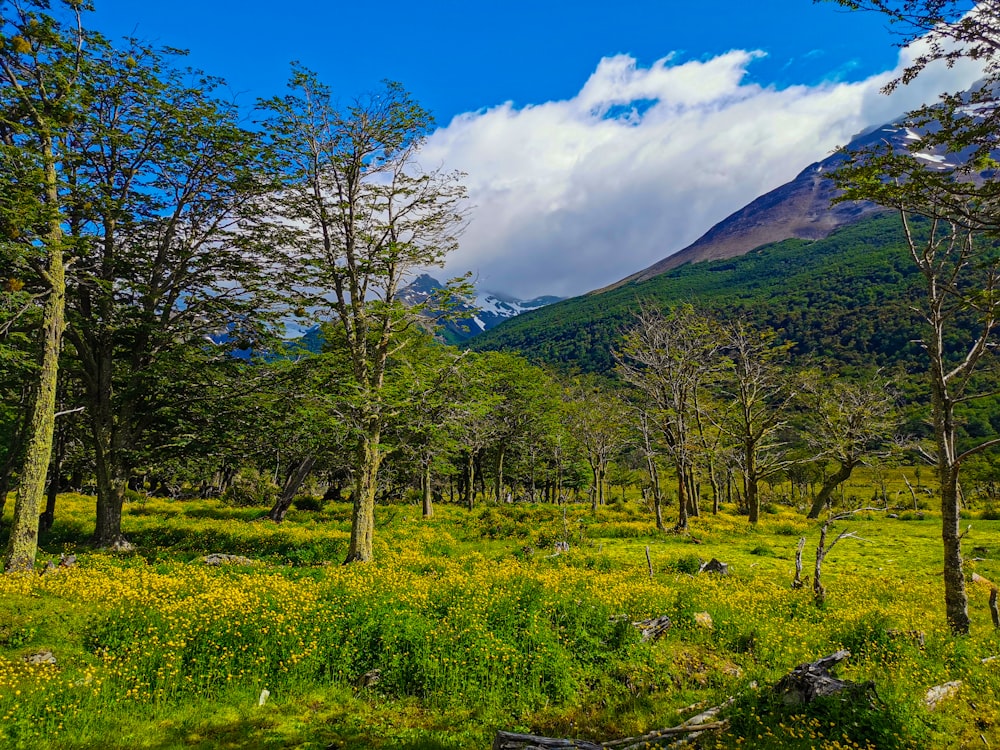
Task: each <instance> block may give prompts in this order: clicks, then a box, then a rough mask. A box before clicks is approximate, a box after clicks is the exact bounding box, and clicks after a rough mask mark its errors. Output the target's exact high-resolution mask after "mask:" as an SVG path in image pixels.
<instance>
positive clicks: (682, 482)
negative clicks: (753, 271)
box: [615, 305, 718, 530]
mask: <svg viewBox="0 0 1000 750" xmlns="http://www.w3.org/2000/svg"><path fill="white" fill-rule="evenodd" d="M636 318H637V319H636V322H635V324H634V325H633V326H632V328H630V329H629V330H628V331H627V332H626V333H625V337H624V339H623V342H622V348H621V351H620V352H616V353H615V358H616V360H617V361H618V368H619V370H620V372H621V373H622V375H623V377H624V378H625V380H626V381H628V382H629V383H631V384H632V385H633V386H635V387H636V388H637V389H638V390H639V391H640V392H641V393H642V394H643V395H644V397H645V398H646V399H647V400H648V401H649V403H650V404H651V405H652V406H653V407H655V424H656V426H657V429H658V430H659V433H660V435H661V438H662V442H663V445H664V446H665V448H666V452H667V455H668V456H669V457H670V460H671V462H672V463H673V465H674V469H675V470H676V472H677V508H678V514H677V528H678V529H679V530H680V529H686V528H687V519H688V514H689V512H690V503H691V498H690V488H691V486H692V483H691V482H690V481H689V480H690V478H691V475H692V472H693V470H694V453H695V450H696V446H697V437H696V435H697V417H696V413H695V409H696V403H697V397H696V394H697V392H698V390H699V389H700V388H702V387H703V385H704V384H705V382H706V381H707V379H708V378H709V376H710V374H711V373H712V371H713V369H714V368H716V367H717V361H716V353H717V350H718V336H717V333H716V332H715V331H713V329H712V325H711V323H710V321H709V319H708V317H707V316H705V315H704V314H702V313H699V312H698V311H696V310H695V309H694V308H693V307H691V306H690V305H683V306H680V307H677V308H675V309H673V310H671V311H670V312H669V313H667V314H663V313H661V312H659V311H657V310H653V309H651V308H649V307H643V308H642V309H641V310H640V311H639V313H638V315H637V316H636ZM649 455H650V453H649V451H648V450H647V456H649Z"/></svg>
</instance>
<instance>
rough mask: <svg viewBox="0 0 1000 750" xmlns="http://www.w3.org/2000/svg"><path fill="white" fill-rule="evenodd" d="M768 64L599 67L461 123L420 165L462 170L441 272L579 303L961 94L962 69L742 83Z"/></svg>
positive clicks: (736, 53) (969, 77) (731, 60)
mask: <svg viewBox="0 0 1000 750" xmlns="http://www.w3.org/2000/svg"><path fill="white" fill-rule="evenodd" d="M761 54H762V53H760V52H756V51H744V50H733V51H731V52H728V53H726V54H723V55H719V56H717V57H714V58H711V59H708V60H703V61H689V62H683V63H676V62H674V61H673V59H672V58H671V57H669V56H668V57H665V58H663V59H661V60H658V61H657V62H655V63H654V64H653V65H651V66H650V67H648V68H642V67H639V66H638V65H637V63H636V61H635V60H634V59H632V58H631V57H629V56H627V55H617V56H615V57H607V58H604V59H602V60H601V61H600V63H599V64H598V66H597V69H596V70H595V71H594V73H593V75H591V77H590V78H589V79H588V80H587V81H586V82H585V83H584V85H583V86H582V88H581V89H580V92H579V93H578V94H577V95H576V96H575V97H574V98H572V99H569V100H565V101H551V102H546V103H543V104H537V105H532V106H527V107H524V108H522V109H515V108H514V107H513V105H512V104H511V103H510V102H507V103H505V104H500V105H497V106H495V107H491V108H489V109H487V110H484V111H480V112H472V113H466V114H463V115H460V116H458V117H456V118H454V119H453V120H452V121H451V123H449V124H448V126H447V127H443V128H441V129H439V130H438V131H437V132H435V133H434V134H433V135H432V136H431V138H430V139H429V141H428V143H427V146H426V148H425V150H424V154H423V157H422V161H424V163H425V164H428V165H443V166H444V167H445V168H448V169H459V170H461V171H463V172H466V173H467V175H468V177H467V179H466V184H467V186H468V188H469V193H470V199H471V203H472V204H474V209H473V210H472V213H471V217H470V221H469V225H468V227H467V229H466V230H465V232H464V234H463V236H462V240H461V241H462V245H461V248H460V249H459V250H458V251H457V252H455V253H454V254H453V255H452V256H450V258H449V261H448V271H449V272H455V273H459V272H463V271H465V270H472V271H474V272H475V273H476V274H478V277H479V279H480V283H481V285H482V286H483V287H485V288H486V289H490V290H497V291H502V292H507V293H511V294H516V295H518V296H521V297H531V296H535V295H538V294H558V295H564V296H565V295H574V294H580V293H583V292H586V291H588V290H591V289H595V288H598V287H601V286H604V285H606V284H609V283H611V282H613V281H616V280H618V279H621V278H623V277H625V276H627V275H629V274H631V273H634V272H635V271H638V270H640V269H642V268H645V267H647V266H649V265H651V264H653V263H655V262H656V261H658V260H660V259H662V258H664V257H666V256H668V255H670V254H672V253H674V252H676V251H678V250H680V249H682V248H683V247H685V246H686V245H688V244H690V243H691V242H692V241H694V240H695V239H697V238H698V237H699V236H701V235H702V234H703V233H704V232H705V231H707V230H708V229H709V228H710V227H711V226H712V225H713V224H714V223H716V222H717V221H719V220H721V219H723V218H725V217H726V216H727V215H729V214H730V213H732V212H733V211H735V210H737V209H739V208H741V207H742V206H743V205H745V204H746V203H748V202H749V201H751V200H752V199H753V198H755V197H757V196H758V195H760V194H762V193H764V192H766V191H768V190H771V189H773V188H775V187H777V186H778V185H780V184H782V183H784V182H786V181H788V180H790V179H792V178H793V177H794V176H795V175H796V174H797V173H798V172H799V171H801V170H802V169H803V168H805V167H806V166H807V165H808V164H810V163H812V162H814V161H818V160H819V159H822V158H824V157H825V156H827V155H828V154H829V153H830V152H831V151H832V150H833V149H834V148H835V147H836V146H838V145H842V144H844V143H846V142H847V141H849V140H850V138H851V136H853V135H854V134H856V133H858V132H860V131H862V130H864V129H866V128H868V127H872V126H875V125H879V124H882V123H884V122H886V121H888V120H890V119H892V118H894V117H896V116H898V115H900V114H901V113H902V112H904V111H906V110H909V109H913V108H915V107H916V106H918V105H919V104H921V103H924V102H925V101H931V100H933V98H934V97H935V96H936V95H937V93H939V92H941V91H946V90H958V89H961V88H964V87H966V86H968V85H970V84H971V83H972V82H973V81H974V80H975V79H976V78H977V77H978V76H979V72H978V70H977V69H976V68H975V67H974V66H973V65H972V64H971V63H960V64H959V65H957V66H955V67H954V68H952V69H946V68H944V67H941V68H936V69H933V70H928V71H926V72H925V73H924V75H922V76H920V77H919V78H918V79H917V80H916V82H915V83H913V84H911V85H910V86H906V87H901V88H900V89H899V90H898V91H897V92H896V93H895V94H893V95H892V96H891V97H887V96H884V95H882V94H881V93H880V89H881V88H882V86H884V85H885V83H886V82H887V81H889V80H890V79H891V78H892V77H893V76H894V75H895V73H896V72H898V71H900V70H902V67H903V66H905V65H906V63H907V62H908V61H909V60H910V59H912V55H913V53H912V52H909V51H907V50H903V51H902V52H901V54H900V60H899V66H898V67H897V70H896V71H890V72H886V73H884V74H881V75H878V76H873V77H871V78H869V79H866V80H864V81H860V82H856V83H836V82H830V83H825V84H820V85H816V86H792V87H788V88H784V89H780V90H779V89H775V88H769V87H764V86H760V85H758V84H754V83H748V82H746V81H745V77H746V72H747V67H748V66H749V65H751V64H752V62H753V60H754V59H755V58H757V57H759V56H760V55H761Z"/></svg>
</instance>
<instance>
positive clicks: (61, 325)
mask: <svg viewBox="0 0 1000 750" xmlns="http://www.w3.org/2000/svg"><path fill="white" fill-rule="evenodd" d="M43 149H44V152H43V153H44V154H45V183H46V202H47V204H48V208H49V211H50V216H51V218H50V219H49V224H48V228H47V232H46V238H45V247H46V251H47V253H48V263H47V265H46V269H45V276H46V282H47V284H48V287H49V294H48V298H47V299H46V300H45V306H44V308H43V310H42V352H41V366H40V368H39V371H38V390H37V391H36V393H35V403H34V406H33V407H32V413H31V421H30V422H29V423H28V432H27V435H28V440H27V451H26V453H25V457H24V468H23V470H22V472H21V480H20V484H19V486H18V489H17V497H16V498H15V500H14V522H13V525H12V526H11V530H10V540H9V541H8V544H7V552H6V554H5V556H4V570H32V569H33V568H34V567H35V555H36V554H37V552H38V510H39V508H40V507H41V504H42V495H43V494H44V492H45V476H46V474H48V470H49V460H50V458H51V456H52V435H53V432H54V430H55V421H56V418H55V413H56V385H57V383H58V380H59V350H60V348H61V346H62V335H63V331H64V330H65V327H66V276H65V269H64V267H63V250H62V242H63V233H62V225H61V224H60V218H59V213H58V211H57V206H58V205H59V193H58V185H57V182H56V170H55V159H54V156H53V149H54V144H53V142H52V140H51V138H47V139H46V140H45V142H44V143H43Z"/></svg>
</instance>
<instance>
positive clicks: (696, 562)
mask: <svg viewBox="0 0 1000 750" xmlns="http://www.w3.org/2000/svg"><path fill="white" fill-rule="evenodd" d="M666 568H667V570H672V571H673V572H674V573H687V574H688V575H694V574H695V573H697V572H698V571H699V570H701V558H700V557H698V556H697V555H684V556H682V557H678V558H676V559H674V560H671V561H670V562H668V563H667V564H666Z"/></svg>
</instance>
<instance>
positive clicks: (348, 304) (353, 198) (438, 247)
mask: <svg viewBox="0 0 1000 750" xmlns="http://www.w3.org/2000/svg"><path fill="white" fill-rule="evenodd" d="M289 87H290V88H291V89H292V93H289V94H288V95H286V96H284V97H281V98H275V99H272V100H270V101H267V102H264V103H263V104H262V106H263V108H264V110H265V112H266V113H267V114H268V119H267V121H266V123H265V127H266V129H267V132H268V135H269V138H270V140H271V145H272V147H273V150H274V152H275V154H276V155H277V156H278V158H279V159H280V160H281V163H282V168H281V174H282V175H283V178H284V179H283V184H282V185H281V187H280V189H279V190H278V191H276V192H275V193H274V196H273V200H272V204H271V207H270V210H271V212H272V214H273V215H274V216H275V217H278V218H279V220H280V221H279V222H278V223H277V224H276V230H279V232H280V238H279V242H280V244H281V245H282V246H283V247H284V248H285V249H286V250H287V251H288V252H289V256H290V258H294V259H295V264H296V265H297V270H298V278H297V282H298V285H299V288H300V289H302V290H320V293H319V294H318V295H317V296H315V297H314V298H313V299H311V300H310V302H311V304H312V305H313V306H314V309H317V310H320V309H326V310H328V311H329V312H331V313H332V314H333V316H334V318H335V320H336V324H337V325H338V326H340V327H341V329H342V331H343V335H344V341H345V346H346V349H347V353H348V357H349V359H350V363H351V368H352V380H353V387H354V389H355V397H354V399H353V401H352V406H351V410H350V411H351V414H350V417H351V418H350V426H351V428H352V430H353V453H354V464H355V471H354V481H355V487H354V509H353V512H352V518H351V541H350V546H349V548H348V553H347V562H354V561H360V562H363V561H367V560H371V558H372V540H373V534H374V530H375V494H376V490H377V485H376V478H377V476H378V469H379V466H380V465H381V463H382V459H383V457H384V450H383V447H382V444H381V443H382V436H383V431H384V429H385V426H386V420H387V417H388V415H387V413H386V410H385V408H384V406H385V403H384V398H383V395H384V385H385V375H386V367H387V363H388V360H389V357H390V355H391V354H392V353H393V352H394V351H395V350H396V348H397V346H400V345H405V343H406V338H405V336H402V334H403V333H405V331H406V330H407V329H408V328H409V327H410V326H411V325H413V324H414V323H413V315H412V313H411V312H410V311H407V310H405V309H404V308H403V306H402V305H401V303H399V302H398V301H397V300H396V299H395V295H396V292H397V291H398V289H399V288H400V286H401V282H403V280H404V279H405V278H407V275H408V274H410V273H411V272H412V271H413V270H414V269H415V268H417V267H426V266H434V265H439V264H440V263H441V262H442V261H443V259H444V257H445V255H446V254H447V253H448V252H450V251H451V250H453V249H454V248H455V247H456V246H457V240H456V238H455V231H456V229H457V227H458V225H459V223H460V221H461V212H460V202H461V200H462V199H463V198H464V195H465V192H464V189H463V188H462V186H461V184H460V182H459V179H458V175H454V174H446V173H443V172H440V171H423V170H421V169H420V167H419V164H418V159H417V157H418V152H419V148H420V145H421V143H422V142H423V139H424V137H425V136H426V134H427V133H428V131H429V129H430V127H431V125H432V119H431V117H430V115H429V114H428V113H427V112H426V111H425V110H424V109H422V108H421V107H420V106H419V105H418V104H417V103H416V102H415V101H414V100H413V99H412V98H411V97H410V95H409V94H408V93H407V92H406V91H404V90H403V88H402V87H401V86H400V85H399V84H396V83H387V84H386V85H385V87H384V89H383V90H382V91H380V92H379V93H377V94H374V95H371V96H368V97H364V98H361V99H357V100H355V101H353V102H352V103H350V104H349V105H347V106H345V107H337V106H335V104H334V102H333V100H332V97H331V94H330V91H329V89H327V87H325V86H324V85H322V84H321V83H320V82H319V80H318V79H317V78H316V76H315V75H314V74H313V73H312V72H310V71H308V70H306V69H304V68H302V67H299V66H296V67H295V68H294V70H293V74H292V78H291V80H290V82H289Z"/></svg>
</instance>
